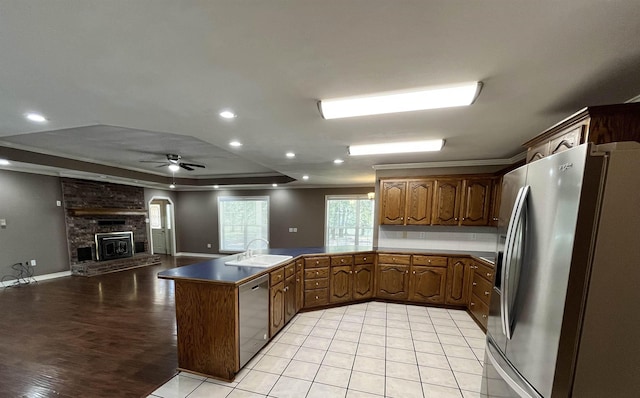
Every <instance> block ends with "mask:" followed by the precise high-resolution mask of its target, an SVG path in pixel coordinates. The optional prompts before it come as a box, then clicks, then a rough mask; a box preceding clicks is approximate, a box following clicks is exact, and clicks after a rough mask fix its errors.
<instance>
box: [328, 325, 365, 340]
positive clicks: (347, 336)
mask: <svg viewBox="0 0 640 398" xmlns="http://www.w3.org/2000/svg"><path fill="white" fill-rule="evenodd" d="M333 339H334V341H335V340H342V341H351V342H354V343H357V342H358V340H360V332H352V331H349V330H340V328H338V331H337V332H336V334H335V335H334V336H333Z"/></svg>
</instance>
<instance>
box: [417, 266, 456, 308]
mask: <svg viewBox="0 0 640 398" xmlns="http://www.w3.org/2000/svg"><path fill="white" fill-rule="evenodd" d="M446 284H447V268H446V267H426V266H417V267H416V266H414V267H412V268H411V278H410V280H409V300H410V301H420V302H424V303H434V304H444V296H445V291H446Z"/></svg>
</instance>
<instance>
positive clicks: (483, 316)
mask: <svg viewBox="0 0 640 398" xmlns="http://www.w3.org/2000/svg"><path fill="white" fill-rule="evenodd" d="M469 311H471V314H472V315H473V317H474V318H476V319H477V320H478V322H480V324H481V325H482V326H483V327H484V328H485V330H486V329H487V318H488V317H489V306H488V305H487V304H485V303H484V302H482V300H481V299H480V298H479V297H478V296H476V295H475V294H472V295H471V301H470V302H469Z"/></svg>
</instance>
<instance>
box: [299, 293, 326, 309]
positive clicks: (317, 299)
mask: <svg viewBox="0 0 640 398" xmlns="http://www.w3.org/2000/svg"><path fill="white" fill-rule="evenodd" d="M327 304H329V289H314V290H307V291H306V292H304V306H305V307H317V306H320V305H327Z"/></svg>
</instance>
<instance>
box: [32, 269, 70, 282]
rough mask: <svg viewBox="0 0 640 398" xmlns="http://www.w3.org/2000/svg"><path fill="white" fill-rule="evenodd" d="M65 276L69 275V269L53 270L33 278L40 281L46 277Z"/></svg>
mask: <svg viewBox="0 0 640 398" xmlns="http://www.w3.org/2000/svg"><path fill="white" fill-rule="evenodd" d="M65 276H71V271H62V272H53V273H51V274H44V275H36V276H34V277H33V278H34V279H35V280H37V281H38V282H40V281H46V280H48V279H56V278H62V277H65Z"/></svg>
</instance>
